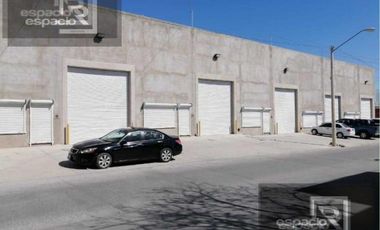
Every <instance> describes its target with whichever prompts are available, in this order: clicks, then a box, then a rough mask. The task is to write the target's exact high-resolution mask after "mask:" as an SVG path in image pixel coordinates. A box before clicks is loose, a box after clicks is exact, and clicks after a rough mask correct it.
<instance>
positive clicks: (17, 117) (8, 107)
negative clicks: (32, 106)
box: [0, 99, 26, 134]
mask: <svg viewBox="0 0 380 230" xmlns="http://www.w3.org/2000/svg"><path fill="white" fill-rule="evenodd" d="M25 106H26V101H25V100H5V99H1V100H0V134H21V133H26V115H25V111H26V109H25Z"/></svg>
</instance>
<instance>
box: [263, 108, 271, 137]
mask: <svg viewBox="0 0 380 230" xmlns="http://www.w3.org/2000/svg"><path fill="white" fill-rule="evenodd" d="M270 124H271V123H270V111H264V112H263V133H264V134H269V133H271V132H270Z"/></svg>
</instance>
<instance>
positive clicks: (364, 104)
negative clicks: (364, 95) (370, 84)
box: [360, 99, 372, 119]
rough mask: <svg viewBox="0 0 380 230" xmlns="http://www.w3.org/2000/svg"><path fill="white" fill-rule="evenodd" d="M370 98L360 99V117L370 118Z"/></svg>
mask: <svg viewBox="0 0 380 230" xmlns="http://www.w3.org/2000/svg"><path fill="white" fill-rule="evenodd" d="M371 104H372V100H371V99H361V101H360V114H361V118H362V119H371V118H372V110H371V107H372V106H371Z"/></svg>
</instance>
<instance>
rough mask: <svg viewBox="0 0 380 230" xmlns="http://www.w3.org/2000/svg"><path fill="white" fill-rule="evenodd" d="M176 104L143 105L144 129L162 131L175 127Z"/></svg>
mask: <svg viewBox="0 0 380 230" xmlns="http://www.w3.org/2000/svg"><path fill="white" fill-rule="evenodd" d="M176 108H177V104H160V103H157V104H155V103H144V127H145V128H152V129H164V128H175V127H177V125H176V122H177V119H176V117H177V112H176Z"/></svg>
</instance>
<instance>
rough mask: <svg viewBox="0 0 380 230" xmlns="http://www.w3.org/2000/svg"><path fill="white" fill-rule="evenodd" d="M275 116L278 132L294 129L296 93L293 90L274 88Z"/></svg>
mask: <svg viewBox="0 0 380 230" xmlns="http://www.w3.org/2000/svg"><path fill="white" fill-rule="evenodd" d="M275 116H276V123H277V127H278V133H279V134H281V133H294V132H295V131H296V95H295V91H294V90H286V89H276V92H275Z"/></svg>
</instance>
